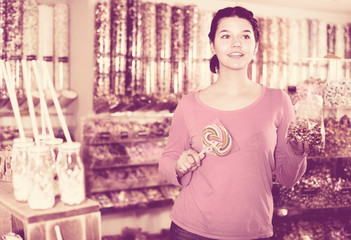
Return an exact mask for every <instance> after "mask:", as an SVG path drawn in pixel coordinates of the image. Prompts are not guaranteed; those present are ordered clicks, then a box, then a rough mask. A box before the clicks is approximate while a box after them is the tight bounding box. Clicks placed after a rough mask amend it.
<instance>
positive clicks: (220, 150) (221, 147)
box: [200, 121, 233, 156]
mask: <svg viewBox="0 0 351 240" xmlns="http://www.w3.org/2000/svg"><path fill="white" fill-rule="evenodd" d="M202 146H203V150H202V151H201V152H200V155H201V154H203V153H205V152H208V153H212V154H215V155H217V156H224V155H226V154H228V153H229V152H230V151H231V150H232V147H233V140H232V137H231V136H230V134H229V132H228V131H227V129H226V128H225V127H224V126H223V125H222V124H221V123H220V122H219V121H216V122H215V123H213V124H210V125H208V126H206V127H205V128H204V129H203V130H202Z"/></svg>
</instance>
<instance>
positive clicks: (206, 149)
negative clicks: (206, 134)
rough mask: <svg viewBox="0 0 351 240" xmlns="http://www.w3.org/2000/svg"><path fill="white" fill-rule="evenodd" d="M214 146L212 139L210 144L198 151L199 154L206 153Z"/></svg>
mask: <svg viewBox="0 0 351 240" xmlns="http://www.w3.org/2000/svg"><path fill="white" fill-rule="evenodd" d="M215 146H216V142H215V141H212V144H211V145H209V146H207V147H206V148H203V149H202V151H201V152H200V153H199V155H202V154H204V153H207V152H208V151H210V150H211V149H212V148H214V147H215Z"/></svg>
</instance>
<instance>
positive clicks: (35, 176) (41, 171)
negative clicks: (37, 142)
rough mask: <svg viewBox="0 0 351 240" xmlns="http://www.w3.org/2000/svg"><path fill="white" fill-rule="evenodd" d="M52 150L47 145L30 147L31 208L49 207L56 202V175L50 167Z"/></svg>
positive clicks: (29, 199) (29, 201)
mask: <svg viewBox="0 0 351 240" xmlns="http://www.w3.org/2000/svg"><path fill="white" fill-rule="evenodd" d="M50 158H51V152H50V149H49V147H47V146H34V147H32V148H30V149H29V164H28V166H29V171H30V174H29V180H30V185H31V190H30V193H29V197H28V205H29V207H30V208H31V209H48V208H52V207H53V206H54V204H55V194H54V176H53V171H48V169H50Z"/></svg>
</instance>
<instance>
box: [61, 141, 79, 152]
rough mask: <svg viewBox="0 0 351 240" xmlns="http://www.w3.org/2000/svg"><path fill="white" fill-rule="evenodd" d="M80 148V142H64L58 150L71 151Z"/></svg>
mask: <svg viewBox="0 0 351 240" xmlns="http://www.w3.org/2000/svg"><path fill="white" fill-rule="evenodd" d="M80 146H81V144H80V142H65V143H62V144H61V145H60V146H59V149H61V150H72V149H77V148H80Z"/></svg>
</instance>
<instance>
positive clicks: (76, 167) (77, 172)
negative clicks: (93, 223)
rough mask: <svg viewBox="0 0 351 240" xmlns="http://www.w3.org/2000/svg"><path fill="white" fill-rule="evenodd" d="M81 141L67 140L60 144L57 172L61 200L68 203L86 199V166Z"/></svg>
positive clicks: (80, 201)
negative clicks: (81, 154)
mask: <svg viewBox="0 0 351 240" xmlns="http://www.w3.org/2000/svg"><path fill="white" fill-rule="evenodd" d="M80 147H81V144H80V143H79V142H65V143H63V144H61V145H60V146H59V151H58V156H57V174H58V180H59V191H60V197H61V201H62V202H63V203H65V204H68V205H74V204H79V203H82V202H83V201H84V200H85V182H84V166H83V162H82V160H81V156H80Z"/></svg>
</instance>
